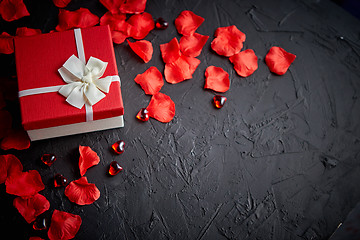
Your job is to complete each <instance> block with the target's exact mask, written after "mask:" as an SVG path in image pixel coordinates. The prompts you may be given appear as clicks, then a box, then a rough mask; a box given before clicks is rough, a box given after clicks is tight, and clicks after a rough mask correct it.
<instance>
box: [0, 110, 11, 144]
mask: <svg viewBox="0 0 360 240" xmlns="http://www.w3.org/2000/svg"><path fill="white" fill-rule="evenodd" d="M11 124H12V118H11V114H10V113H9V112H8V111H6V110H0V139H1V138H3V137H5V136H6V135H7V134H8V132H9V131H10V130H11Z"/></svg>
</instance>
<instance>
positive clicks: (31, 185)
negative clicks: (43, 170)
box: [5, 170, 45, 197]
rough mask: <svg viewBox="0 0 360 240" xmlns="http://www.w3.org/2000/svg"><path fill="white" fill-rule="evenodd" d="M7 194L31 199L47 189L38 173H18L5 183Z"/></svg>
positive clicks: (8, 178)
mask: <svg viewBox="0 0 360 240" xmlns="http://www.w3.org/2000/svg"><path fill="white" fill-rule="evenodd" d="M5 185H6V192H7V193H9V194H13V195H17V196H20V197H30V196H33V195H35V194H36V193H38V192H39V191H41V190H43V189H44V188H45V186H44V184H43V182H42V180H41V176H40V174H39V172H38V171H36V170H30V171H28V172H17V173H16V174H11V175H10V176H8V177H7V178H6V181H5Z"/></svg>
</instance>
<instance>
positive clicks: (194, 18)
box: [175, 10, 205, 36]
mask: <svg viewBox="0 0 360 240" xmlns="http://www.w3.org/2000/svg"><path fill="white" fill-rule="evenodd" d="M204 20H205V19H204V18H202V17H200V16H198V15H196V14H195V13H193V12H192V11H188V10H185V11H182V12H181V13H180V14H179V16H178V17H177V18H176V19H175V27H176V29H177V31H178V32H179V33H180V34H182V35H184V36H189V35H192V34H193V33H194V32H195V31H196V29H197V28H198V27H199V26H200V25H201V24H202V23H203V22H204Z"/></svg>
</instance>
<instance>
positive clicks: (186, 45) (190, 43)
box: [180, 33, 209, 57]
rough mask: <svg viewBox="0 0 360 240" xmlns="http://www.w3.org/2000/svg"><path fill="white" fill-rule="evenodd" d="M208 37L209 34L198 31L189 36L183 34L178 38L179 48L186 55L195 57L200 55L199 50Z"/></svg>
mask: <svg viewBox="0 0 360 240" xmlns="http://www.w3.org/2000/svg"><path fill="white" fill-rule="evenodd" d="M208 39H209V36H204V35H201V34H198V33H194V34H193V35H190V36H183V37H181V38H180V50H181V52H182V53H183V54H184V55H186V56H189V57H197V56H199V55H200V53H201V50H202V48H203V47H204V45H205V43H206V41H207V40H208Z"/></svg>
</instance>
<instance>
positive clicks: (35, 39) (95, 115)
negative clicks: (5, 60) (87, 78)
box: [15, 26, 124, 140]
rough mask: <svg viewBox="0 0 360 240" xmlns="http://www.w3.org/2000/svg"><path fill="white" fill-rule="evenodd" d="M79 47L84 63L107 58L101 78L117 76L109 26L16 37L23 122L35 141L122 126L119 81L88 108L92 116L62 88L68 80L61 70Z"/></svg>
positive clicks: (122, 112)
mask: <svg viewBox="0 0 360 240" xmlns="http://www.w3.org/2000/svg"><path fill="white" fill-rule="evenodd" d="M76 31H77V32H78V33H79V32H80V38H79V35H77V37H76V34H75V33H76ZM79 46H81V48H82V50H83V54H84V55H85V56H84V57H85V59H84V60H86V62H87V61H88V60H89V58H90V57H94V58H97V59H100V60H101V61H103V62H107V63H108V65H107V67H106V70H105V72H104V74H103V75H102V77H106V76H118V71H117V66H116V60H115V54H114V49H113V45H112V39H111V33H110V29H109V27H108V26H97V27H92V28H86V29H81V30H80V29H76V30H70V31H65V32H55V33H49V34H42V35H37V36H31V37H22V38H20V37H19V38H15V57H16V70H17V77H18V87H19V97H20V109H21V116H22V124H23V126H24V129H25V130H27V132H28V134H29V136H30V138H31V140H38V139H45V138H51V137H57V136H64V135H71V134H77V133H82V132H91V131H97V130H103V129H109V128H115V127H122V126H123V114H124V107H123V102H122V97H121V90H120V81H112V82H111V85H110V89H109V92H108V93H105V94H106V96H105V98H103V99H102V100H100V101H99V102H97V103H96V104H94V105H92V106H91V107H90V110H91V112H90V116H91V117H90V118H88V116H89V111H88V108H87V107H85V106H83V107H82V108H81V109H78V108H76V107H74V106H72V105H70V104H69V103H68V102H67V101H66V97H64V96H63V95H61V94H60V93H58V91H57V90H58V88H59V87H61V86H63V85H66V84H67V83H66V82H65V81H64V80H63V78H62V76H61V75H60V74H59V72H58V69H59V68H61V67H62V66H63V64H64V63H65V62H66V61H67V60H68V59H69V57H71V56H72V55H75V56H77V57H78V58H79V59H81V51H80V50H79ZM78 52H79V53H78ZM79 54H80V56H79ZM52 88H54V89H55V90H54V89H52ZM39 89H40V91H38V92H36V90H39ZM49 89H50V90H49ZM34 90H35V93H34V92H33V91H34ZM29 92H30V93H29ZM91 118H92V119H91Z"/></svg>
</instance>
